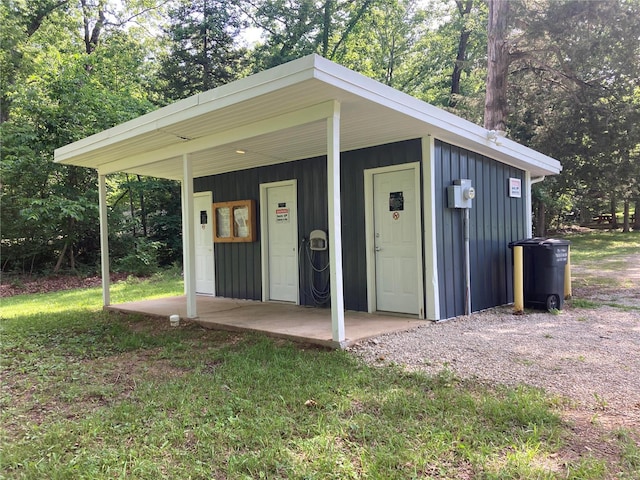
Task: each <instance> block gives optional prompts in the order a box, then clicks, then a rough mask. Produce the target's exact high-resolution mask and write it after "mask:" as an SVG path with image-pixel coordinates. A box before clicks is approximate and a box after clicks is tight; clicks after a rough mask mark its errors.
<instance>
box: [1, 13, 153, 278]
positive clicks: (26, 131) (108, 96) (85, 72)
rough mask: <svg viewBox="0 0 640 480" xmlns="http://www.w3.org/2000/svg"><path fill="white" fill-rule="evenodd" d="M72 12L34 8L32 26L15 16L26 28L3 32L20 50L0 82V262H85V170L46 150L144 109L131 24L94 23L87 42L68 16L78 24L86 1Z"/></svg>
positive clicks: (90, 212)
mask: <svg viewBox="0 0 640 480" xmlns="http://www.w3.org/2000/svg"><path fill="white" fill-rule="evenodd" d="M100 5H103V6H104V4H102V3H101V4H100ZM69 8H70V9H71V8H72V7H71V6H69ZM100 11H102V10H100ZM79 12H80V11H75V13H79ZM81 12H82V13H81V14H80V15H77V16H76V15H75V14H73V15H72V14H69V15H67V11H66V10H65V11H62V10H56V14H55V15H54V14H50V15H49V16H47V17H46V18H45V17H42V18H41V17H38V18H39V19H40V21H39V23H38V25H37V29H35V30H33V31H32V30H29V28H27V26H28V25H31V23H29V24H27V23H25V24H24V25H23V27H24V28H26V31H27V32H30V35H28V36H27V37H20V38H13V39H10V40H11V42H13V44H14V45H15V46H16V49H17V48H18V47H19V49H20V52H21V62H20V64H18V63H14V66H16V68H17V70H16V71H15V72H14V74H13V76H14V78H21V77H22V81H19V82H18V81H15V82H14V84H13V85H12V86H11V89H10V90H3V93H4V94H6V98H9V99H10V106H11V109H10V112H9V113H10V114H9V115H8V116H7V120H6V121H5V122H3V123H2V124H1V125H0V134H1V135H2V139H3V142H2V146H1V151H0V153H1V155H2V192H1V194H0V208H2V216H3V230H2V235H3V249H2V268H3V270H4V269H6V268H8V269H16V270H22V271H24V270H26V271H33V270H34V269H36V270H40V271H42V270H43V269H46V268H53V269H56V270H57V269H60V268H62V267H63V266H68V267H70V268H71V269H76V268H77V267H78V260H80V261H81V263H84V264H88V265H92V264H93V263H94V262H95V259H96V256H97V253H98V250H99V249H98V232H97V228H96V225H97V189H96V186H95V184H96V177H95V173H94V172H92V171H89V170H85V169H81V168H78V167H72V166H62V165H57V164H54V163H53V162H52V157H53V151H54V149H55V148H57V147H60V146H62V145H65V144H67V143H70V142H73V141H76V140H79V139H81V138H84V137H86V136H89V135H91V134H92V133H96V132H98V131H101V130H104V129H106V128H109V127H111V126H113V125H115V124H118V123H122V122H123V121H125V120H128V119H130V118H133V117H136V116H138V115H140V114H142V113H145V112H147V111H148V110H149V109H150V108H152V105H151V104H150V103H149V102H148V101H147V100H146V93H145V88H144V85H142V83H141V79H143V78H144V77H145V75H146V73H145V61H144V58H145V55H146V51H145V49H144V48H142V46H141V44H140V43H139V42H138V41H137V40H136V39H135V37H136V33H137V32H135V30H132V31H128V32H125V31H122V30H117V29H103V28H102V27H101V29H100V33H99V34H95V35H94V33H96V32H97V30H95V29H94V30H93V33H92V35H91V37H92V38H93V40H92V43H91V48H90V49H89V50H90V51H87V48H86V47H87V44H86V43H85V42H84V41H83V37H82V36H80V35H79V34H80V33H81V32H83V28H82V27H81V25H82V24H78V23H76V22H75V21H74V19H76V18H80V19H82V18H83V19H84V22H83V23H84V24H86V21H87V18H88V15H89V10H81ZM99 17H100V14H99V13H98V18H99ZM25 18H27V17H25ZM25 25H26V26H25ZM24 28H23V29H19V28H16V29H14V30H13V34H16V35H18V34H19V33H20V32H24V31H25V30H24ZM32 28H35V26H33V27H32ZM21 42H22V43H21ZM18 67H19V68H18ZM3 86H4V85H3Z"/></svg>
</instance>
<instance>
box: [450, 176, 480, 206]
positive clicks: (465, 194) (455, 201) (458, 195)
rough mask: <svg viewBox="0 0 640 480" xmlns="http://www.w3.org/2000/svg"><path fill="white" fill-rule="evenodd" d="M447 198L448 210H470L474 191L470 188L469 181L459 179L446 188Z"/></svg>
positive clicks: (474, 194)
mask: <svg viewBox="0 0 640 480" xmlns="http://www.w3.org/2000/svg"><path fill="white" fill-rule="evenodd" d="M447 196H448V204H447V205H448V207H449V208H471V206H472V203H471V200H473V199H474V197H475V196H476V191H475V190H474V188H473V187H472V186H471V180H467V179H459V180H454V181H453V185H449V186H448V187H447Z"/></svg>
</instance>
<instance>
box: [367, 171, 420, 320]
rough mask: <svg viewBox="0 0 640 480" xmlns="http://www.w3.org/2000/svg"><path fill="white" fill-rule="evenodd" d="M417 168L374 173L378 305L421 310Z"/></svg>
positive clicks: (384, 308) (392, 309)
mask: <svg viewBox="0 0 640 480" xmlns="http://www.w3.org/2000/svg"><path fill="white" fill-rule="evenodd" d="M415 175H416V173H415V169H413V168H412V169H410V170H396V171H390V172H385V173H378V174H374V175H373V199H374V201H373V209H374V248H375V271H376V306H377V310H379V311H386V312H398V313H413V314H417V313H419V301H420V300H419V299H420V297H419V292H418V289H419V285H420V284H421V282H420V281H419V272H420V266H419V261H418V254H417V252H418V246H417V243H418V240H417V239H418V229H419V228H420V227H419V225H417V222H416V218H418V217H417V215H416V213H417V212H416V209H417V207H418V200H417V195H416V179H415Z"/></svg>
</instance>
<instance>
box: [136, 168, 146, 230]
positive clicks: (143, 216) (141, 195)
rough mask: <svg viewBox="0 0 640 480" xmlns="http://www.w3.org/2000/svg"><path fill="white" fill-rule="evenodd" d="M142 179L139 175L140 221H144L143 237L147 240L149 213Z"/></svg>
mask: <svg viewBox="0 0 640 480" xmlns="http://www.w3.org/2000/svg"><path fill="white" fill-rule="evenodd" d="M141 182H142V179H141V178H140V175H138V184H139V185H138V188H140V219H141V220H142V235H143V236H144V238H147V211H146V210H145V208H144V187H143V186H141V185H142V184H141Z"/></svg>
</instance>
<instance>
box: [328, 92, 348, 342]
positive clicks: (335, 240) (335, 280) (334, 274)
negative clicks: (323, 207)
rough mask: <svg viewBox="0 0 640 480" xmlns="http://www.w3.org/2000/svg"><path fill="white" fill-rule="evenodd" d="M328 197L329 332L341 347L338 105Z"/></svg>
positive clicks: (331, 125)
mask: <svg viewBox="0 0 640 480" xmlns="http://www.w3.org/2000/svg"><path fill="white" fill-rule="evenodd" d="M327 193H328V205H329V263H330V267H329V269H330V282H331V331H332V335H333V341H334V342H337V343H340V344H341V343H342V342H344V340H345V332H344V287H343V276H342V222H341V219H340V217H341V206H340V103H338V102H334V106H333V115H332V116H330V117H328V118H327Z"/></svg>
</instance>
